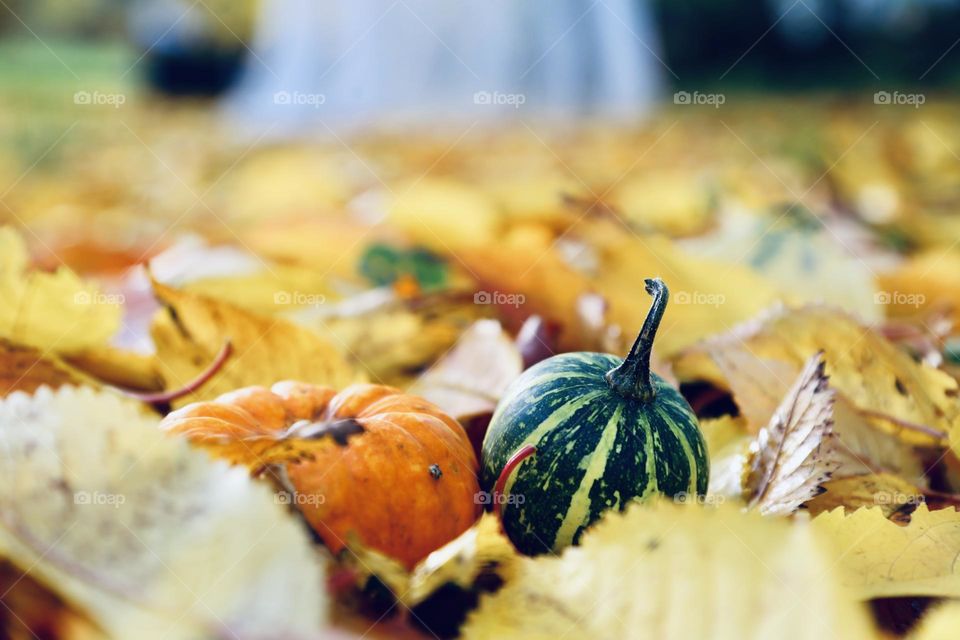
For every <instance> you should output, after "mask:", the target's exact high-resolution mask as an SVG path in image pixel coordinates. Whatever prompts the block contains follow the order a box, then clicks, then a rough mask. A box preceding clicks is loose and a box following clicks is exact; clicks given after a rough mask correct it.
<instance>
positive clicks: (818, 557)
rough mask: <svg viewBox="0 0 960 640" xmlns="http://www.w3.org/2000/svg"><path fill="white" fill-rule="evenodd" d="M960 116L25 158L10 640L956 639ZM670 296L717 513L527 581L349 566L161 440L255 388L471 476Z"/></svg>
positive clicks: (448, 551)
mask: <svg viewBox="0 0 960 640" xmlns="http://www.w3.org/2000/svg"><path fill="white" fill-rule="evenodd" d="M792 106H793V107H796V105H792ZM957 111H958V110H957V108H956V107H955V106H951V105H946V104H944V105H938V104H929V105H926V106H924V108H923V110H922V111H921V110H911V109H904V110H902V111H901V110H893V112H892V113H891V111H890V110H889V109H888V110H887V111H882V110H877V109H871V108H868V107H857V106H851V105H849V104H846V105H831V104H820V105H807V106H806V107H802V108H794V109H792V110H790V111H784V110H782V109H778V108H776V105H767V106H759V107H757V106H755V107H750V108H741V109H739V110H738V109H736V108H730V109H725V111H724V113H723V114H722V116H723V117H722V119H721V118H719V117H718V116H716V115H712V114H711V115H704V114H703V112H699V111H695V110H694V111H692V112H691V113H675V112H670V111H667V112H664V113H662V114H659V115H658V116H656V117H655V118H653V119H651V120H650V121H647V122H645V123H642V124H637V125H635V126H627V125H622V124H621V125H616V126H615V125H604V124H597V123H583V124H582V125H580V126H577V127H570V126H565V127H562V128H559V127H558V128H554V127H550V126H547V125H542V124H535V123H519V124H516V125H512V126H504V127H500V128H498V129H495V130H494V129H491V128H489V127H488V126H487V125H475V126H472V127H465V128H463V129H458V128H454V129H453V130H451V131H449V132H440V133H438V132H432V133H431V134H429V135H427V134H416V135H413V134H409V133H407V134H401V133H395V132H378V133H376V134H374V133H370V134H366V135H363V136H357V135H354V136H351V137H348V138H345V137H339V136H334V137H333V138H332V139H329V140H326V141H317V142H315V143H310V144H307V143H301V144H296V145H290V144H286V145H278V144H274V145H262V144H261V145H251V146H247V145H243V144H240V145H238V143H236V142H229V138H228V137H227V136H226V135H225V134H223V133H218V132H217V131H216V128H215V127H213V126H212V123H211V122H210V121H209V116H205V115H203V114H197V113H193V112H186V113H182V112H178V111H176V110H170V111H164V112H159V113H158V112H156V111H152V110H150V109H149V108H147V107H143V108H142V110H141V111H133V112H132V113H128V114H126V115H125V117H126V119H127V120H126V127H127V130H128V131H129V133H130V135H119V136H118V135H111V136H106V135H105V134H104V133H103V131H102V130H101V129H99V128H98V126H99V125H98V123H97V121H96V118H95V117H94V118H91V121H90V122H85V123H84V124H83V126H82V127H81V130H80V132H79V133H78V134H77V135H78V136H79V140H78V141H77V142H76V143H75V144H70V143H65V144H64V145H63V146H62V147H60V148H58V149H57V150H56V152H54V153H53V154H52V157H51V158H50V159H48V160H47V161H45V162H44V163H43V165H42V166H40V167H39V168H36V169H34V170H28V169H30V164H31V163H30V159H29V158H23V157H20V156H19V155H18V153H17V152H16V150H12V151H9V152H7V155H5V156H3V157H2V158H0V175H2V176H3V177H4V183H5V184H10V185H12V186H11V188H10V189H8V190H7V192H6V193H5V194H4V195H3V196H2V197H0V201H2V207H0V221H2V222H3V223H4V224H5V226H3V227H0V461H2V464H0V469H2V473H4V474H5V478H4V482H2V483H0V558H2V563H0V589H2V592H0V593H2V597H0V602H2V603H3V605H4V607H3V609H0V627H2V629H3V633H2V635H3V636H4V637H11V638H30V637H40V638H154V637H156V638H161V637H164V638H197V637H215V638H243V639H254V638H257V639H260V638H304V639H319V638H360V637H368V638H369V637H374V638H376V637H408V638H430V637H440V638H447V637H463V638H528V637H529V638H545V639H546V638H549V639H551V640H556V639H557V638H563V637H576V638H581V637H584V638H647V637H649V638H698V637H717V638H742V637H760V636H761V634H762V635H763V636H765V637H767V636H768V637H777V638H801V637H803V638H806V637H809V638H822V637H836V638H871V637H901V636H902V637H909V638H917V639H921V640H926V639H932V638H948V637H951V638H952V637H955V636H956V630H957V629H960V569H958V567H957V563H956V558H957V557H958V555H960V513H958V512H957V510H956V508H957V506H958V505H960V457H958V456H960V403H958V379H960V339H958V338H960V331H958V329H957V326H956V321H957V319H958V318H960V315H958V314H960V247H958V246H957V242H956V239H957V238H958V237H960V217H957V215H956V212H957V210H958V208H960V160H958V156H957V153H956V151H957V150H960V143H958V142H956V141H957V140H960V124H958V122H960V119H958V117H957V116H958V115H960V113H958V112H957ZM158 123H159V124H158ZM114 125H115V123H114ZM115 129H116V127H115V126H114V131H115ZM8 174H9V177H10V179H9V180H6V178H7V177H8ZM652 276H659V277H661V278H663V280H664V281H665V282H666V283H667V284H668V286H669V287H670V290H671V292H672V298H671V304H670V306H669V308H668V310H667V313H666V316H665V318H664V321H663V324H662V327H661V329H660V334H659V338H658V342H657V345H656V349H655V353H654V368H655V369H656V370H657V371H658V372H659V373H660V374H661V375H664V376H665V377H667V378H668V379H669V380H671V381H672V382H674V383H675V384H677V385H678V386H679V387H680V389H681V391H682V392H683V393H684V395H685V396H686V397H687V399H688V400H689V401H690V403H691V405H692V406H693V408H694V409H695V411H696V413H697V415H698V417H699V419H700V422H701V427H702V430H703V432H704V434H705V436H706V439H707V443H708V449H709V455H710V464H711V478H710V489H709V493H708V495H707V496H706V497H704V498H702V499H700V500H688V501H686V503H683V504H677V503H673V502H667V501H661V502H653V503H648V504H637V505H633V506H631V507H630V508H629V509H627V510H626V511H625V512H624V513H611V514H608V515H607V516H606V517H604V519H603V520H602V521H601V522H600V523H598V524H597V525H596V526H595V527H594V528H592V529H591V530H590V531H589V532H588V533H587V534H586V535H585V536H584V538H583V541H582V544H581V545H580V546H578V547H574V548H570V549H568V550H566V551H565V552H564V553H563V554H562V555H560V556H547V557H537V558H526V557H523V556H520V555H518V554H517V553H516V552H515V551H514V550H513V548H512V546H511V544H510V543H509V541H508V540H506V538H504V537H503V536H502V534H501V532H500V530H499V526H498V522H497V520H496V517H495V516H493V515H492V514H485V515H484V516H483V517H481V518H480V520H479V521H478V522H477V523H476V525H475V526H474V527H472V528H471V529H469V530H468V531H467V532H466V533H464V534H463V535H462V536H460V537H459V538H458V539H456V540H454V541H453V542H451V543H450V544H448V545H446V546H444V547H442V548H440V549H438V550H437V551H435V552H434V553H433V554H431V555H430V556H429V557H427V558H426V559H425V560H424V561H422V562H421V563H419V564H418V565H417V566H416V567H415V568H414V569H413V570H407V569H405V568H404V567H402V566H401V565H399V564H398V563H396V562H395V561H393V560H391V559H389V558H386V557H384V556H382V555H380V554H378V553H377V552H375V551H373V550H371V549H366V548H363V546H362V545H360V544H356V543H353V544H349V545H348V547H347V549H345V550H344V551H342V552H340V553H338V554H333V553H331V552H330V551H329V550H328V549H326V548H325V547H324V546H323V544H322V543H321V542H320V541H319V540H318V539H317V538H316V537H314V536H313V535H312V534H311V532H310V529H309V527H307V526H306V525H305V524H304V522H303V521H302V519H301V518H300V517H299V516H298V515H297V513H296V511H295V510H293V509H291V508H290V506H289V505H288V504H284V503H283V501H278V500H277V498H276V494H275V487H273V486H271V485H270V484H268V483H267V482H265V481H263V480H261V479H257V478H251V477H250V476H249V474H248V473H247V472H246V471H245V470H243V469H238V468H232V467H228V466H226V465H224V464H222V463H216V462H213V461H211V459H210V458H209V457H208V456H207V455H206V454H205V453H204V452H202V451H200V450H197V449H194V448H192V447H191V446H190V445H189V444H188V443H186V442H185V441H181V440H179V439H176V438H171V437H167V436H165V435H163V434H162V433H161V432H160V431H159V430H158V429H157V425H158V424H159V422H160V420H161V419H162V417H163V416H164V415H165V414H166V413H168V412H169V411H171V410H172V409H175V408H178V407H181V406H184V405H185V404H187V403H190V402H194V401H198V400H209V399H213V398H216V397H217V396H219V395H221V394H223V393H225V392H228V391H231V390H235V389H238V388H241V387H245V386H249V385H264V386H270V385H271V384H273V383H274V382H276V381H279V380H285V379H295V380H302V381H306V382H311V383H315V384H322V385H329V386H331V387H335V388H338V389H339V388H343V387H344V386H346V385H348V384H351V383H353V382H362V381H366V382H375V383H382V384H389V385H393V386H397V387H400V388H401V389H404V390H406V391H408V392H409V393H411V394H415V395H419V396H423V397H425V398H427V399H429V400H432V401H433V402H434V403H436V404H437V405H439V406H440V407H441V408H442V409H443V410H444V411H446V412H447V413H449V414H450V415H451V416H453V417H455V418H456V419H457V420H459V421H460V422H461V424H463V426H464V427H465V429H466V430H467V433H468V435H469V436H470V438H471V441H472V443H473V444H474V446H475V447H479V444H480V442H481V441H482V438H483V433H484V429H485V428H486V424H487V422H488V421H489V419H490V416H491V414H492V412H493V410H494V408H495V407H496V405H497V402H498V400H499V398H500V397H501V395H502V394H503V392H504V390H505V388H506V386H507V385H508V384H509V383H510V382H511V381H512V380H513V379H514V378H516V377H517V376H518V375H519V374H520V373H521V372H522V371H523V370H524V369H525V368H526V367H528V366H530V365H531V364H533V363H535V362H538V361H540V360H542V359H544V358H546V357H548V356H550V355H552V354H555V353H560V352H564V351H573V350H589V351H606V352H612V353H617V354H620V355H623V354H624V353H625V352H626V350H627V348H628V347H629V344H630V342H632V338H633V336H634V335H635V332H636V331H637V329H638V328H639V326H640V324H641V323H642V321H643V318H644V316H645V314H646V311H647V307H648V304H649V302H648V299H647V297H646V296H645V295H644V293H643V285H642V283H643V279H644V278H646V277H652ZM211 363H214V364H215V365H216V366H213V367H212V364H211ZM177 389H180V390H181V392H179V393H172V394H171V393H170V391H171V390H177ZM78 496H80V498H78Z"/></svg>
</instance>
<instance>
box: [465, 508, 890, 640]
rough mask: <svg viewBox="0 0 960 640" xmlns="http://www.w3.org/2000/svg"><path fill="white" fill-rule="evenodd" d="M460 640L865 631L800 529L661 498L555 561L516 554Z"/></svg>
mask: <svg viewBox="0 0 960 640" xmlns="http://www.w3.org/2000/svg"><path fill="white" fill-rule="evenodd" d="M462 637H463V638H465V639H466V640H481V639H487V638H490V639H497V640H500V639H509V638H530V639H538V640H557V638H562V637H571V638H611V639H613V638H638V637H639V638H646V637H650V638H663V639H671V638H677V639H680V638H682V639H686V638H716V639H721V638H731V639H733V638H736V639H738V640H739V639H740V638H748V637H755V638H759V637H767V638H783V639H788V640H792V639H795V638H810V639H811V640H812V639H814V638H824V637H829V638H868V637H871V628H870V623H869V622H868V620H867V615H866V612H865V610H864V609H863V608H862V607H861V606H860V605H858V604H857V603H855V602H854V601H853V600H852V598H851V597H850V596H849V594H848V593H847V592H846V591H845V590H844V589H843V588H842V587H841V586H840V585H839V583H838V582H837V579H836V576H835V574H834V571H833V569H832V567H831V559H830V557H829V555H828V554H827V553H826V552H825V551H824V548H823V545H822V543H821V542H820V541H819V540H817V539H815V538H814V536H813V533H812V531H811V530H810V527H809V526H808V525H807V524H806V523H802V522H790V521H788V520H785V519H779V518H764V517H762V516H760V515H759V514H755V513H743V512H741V511H740V509H739V508H737V507H736V506H734V505H725V506H721V507H719V508H716V509H713V508H703V507H698V506H694V505H686V506H680V505H675V504H669V503H665V502H659V503H656V504H646V505H645V504H638V505H633V506H631V507H630V508H629V509H627V511H626V512H625V513H623V514H620V513H611V514H610V515H608V516H607V517H605V518H604V519H603V520H602V521H601V522H600V523H599V524H598V525H597V526H596V527H594V528H593V529H591V530H590V531H588V532H587V533H586V534H585V535H584V538H583V541H582V544H581V546H579V547H571V548H569V549H567V550H566V551H565V552H564V553H563V555H562V556H560V557H541V558H537V559H524V560H523V561H522V562H521V564H520V565H519V566H518V567H517V575H516V577H515V578H514V579H512V580H510V581H508V583H507V584H506V586H505V587H504V588H503V589H501V590H500V591H499V592H497V593H496V594H494V595H492V596H487V597H485V598H483V599H482V600H481V603H480V607H479V609H478V610H477V611H475V612H474V613H473V614H472V615H471V616H470V618H469V619H468V621H467V624H466V626H465V628H464V629H463V634H462Z"/></svg>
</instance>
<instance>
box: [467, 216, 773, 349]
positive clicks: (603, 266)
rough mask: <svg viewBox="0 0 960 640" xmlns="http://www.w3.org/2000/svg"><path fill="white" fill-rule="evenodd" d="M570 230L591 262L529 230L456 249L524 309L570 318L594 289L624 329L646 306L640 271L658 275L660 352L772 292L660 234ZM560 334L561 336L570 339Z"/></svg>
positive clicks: (745, 311) (613, 227)
mask: <svg viewBox="0 0 960 640" xmlns="http://www.w3.org/2000/svg"><path fill="white" fill-rule="evenodd" d="M575 231H576V234H577V235H578V236H579V238H580V239H581V240H583V241H584V243H585V245H586V247H588V248H591V249H592V250H593V251H594V252H595V253H596V254H597V256H598V258H597V261H598V264H597V265H596V266H595V267H594V268H589V267H586V268H584V267H581V266H579V265H577V266H574V265H573V264H571V261H570V260H569V259H568V256H566V255H565V254H564V250H563V244H562V243H555V242H554V241H553V239H552V238H549V237H547V238H544V237H542V236H540V235H533V234H527V233H512V234H508V235H507V237H506V238H504V239H503V240H502V241H500V242H497V243H496V245H491V246H489V247H483V248H471V249H464V250H461V251H458V252H457V255H458V257H459V258H460V260H461V261H462V263H463V264H464V265H465V266H466V268H467V269H468V270H469V271H470V273H471V274H472V275H474V276H475V277H476V278H477V279H478V280H480V281H481V282H482V283H484V286H485V288H486V289H487V290H488V291H489V290H494V291H500V292H511V293H519V294H522V295H523V301H524V302H523V306H524V310H525V311H527V312H528V313H539V314H541V315H543V316H545V317H547V318H550V319H556V320H559V321H560V322H561V324H563V325H564V326H565V327H573V326H576V319H575V318H576V314H577V301H578V299H580V297H581V296H582V295H584V294H589V293H591V292H596V293H599V294H601V295H602V296H603V298H604V299H605V300H606V301H607V302H608V303H609V304H610V313H609V319H610V321H611V322H612V323H614V324H617V325H619V326H620V327H621V328H622V329H623V331H624V332H625V333H627V334H630V335H633V334H634V332H636V331H638V330H639V328H640V326H641V325H642V324H643V320H644V318H645V317H646V314H647V307H648V305H647V302H646V300H644V297H643V295H642V292H643V279H644V278H646V277H651V276H654V275H656V276H660V277H661V278H663V280H664V281H665V282H666V283H667V285H668V286H669V287H670V293H671V298H670V304H669V306H668V307H667V312H666V315H665V317H664V320H663V325H662V327H661V329H660V332H659V334H658V337H657V345H656V348H657V351H658V353H659V354H660V355H661V356H664V355H667V354H672V353H674V352H676V351H678V350H679V349H681V348H682V347H686V346H689V345H691V344H693V343H694V342H696V341H698V340H700V339H703V338H706V337H708V336H710V335H713V334H716V333H719V332H723V331H726V330H728V329H729V328H730V327H731V326H733V325H734V324H736V323H737V322H742V321H744V320H746V319H748V318H750V317H752V316H754V315H755V314H757V313H759V312H760V311H761V310H762V309H763V308H764V307H766V306H768V305H770V304H771V303H772V302H773V300H774V299H775V292H774V291H773V289H772V288H771V287H770V286H769V285H768V284H767V283H766V282H764V280H763V278H761V277H760V276H758V275H756V274H754V273H752V272H750V271H749V270H748V269H746V268H744V267H738V266H736V265H724V264H721V263H717V262H714V261H710V260H703V259H698V258H695V257H693V256H690V255H687V254H685V253H683V252H682V251H680V250H679V249H677V247H676V245H674V244H673V243H672V242H671V241H669V240H668V239H666V238H663V237H660V236H644V237H640V236H638V235H636V234H635V233H633V232H631V231H628V230H625V229H624V228H623V225H622V224H619V223H616V224H614V223H611V222H608V221H592V220H585V221H583V222H581V223H579V224H578V225H577V226H576V227H575ZM580 253H583V251H581V252H580ZM568 330H569V329H568ZM562 337H563V340H564V341H565V343H566V344H570V343H575V342H576V339H575V337H571V336H566V335H564V336H562Z"/></svg>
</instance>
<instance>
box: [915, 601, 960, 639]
mask: <svg viewBox="0 0 960 640" xmlns="http://www.w3.org/2000/svg"><path fill="white" fill-rule="evenodd" d="M957 629H960V602H956V601H950V602H945V603H943V604H941V605H937V606H935V607H933V608H932V609H931V610H929V611H927V613H925V614H924V616H923V618H921V620H920V624H919V625H917V627H916V628H915V629H914V631H913V633H911V634H910V635H909V636H907V638H909V640H956V637H957Z"/></svg>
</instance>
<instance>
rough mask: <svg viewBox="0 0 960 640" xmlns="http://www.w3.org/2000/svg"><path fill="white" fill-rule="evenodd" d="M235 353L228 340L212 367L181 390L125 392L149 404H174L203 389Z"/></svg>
mask: <svg viewBox="0 0 960 640" xmlns="http://www.w3.org/2000/svg"><path fill="white" fill-rule="evenodd" d="M232 353H233V345H232V344H230V341H229V340H227V341H226V342H224V343H223V347H221V348H220V353H218V354H217V357H216V358H214V360H213V362H211V363H210V366H209V367H207V369H206V370H205V371H203V372H202V373H201V374H200V375H198V376H197V377H196V378H194V379H193V380H191V381H190V382H188V383H187V384H185V385H184V386H182V387H180V388H179V389H172V390H169V391H159V392H156V393H153V392H150V393H140V392H138V391H128V390H123V393H124V394H125V395H128V396H130V397H131V398H136V399H137V400H140V401H142V402H146V403H147V404H166V403H168V402H173V401H174V400H176V399H177V398H182V397H183V396H185V395H188V394H190V393H193V392H194V391H196V390H197V389H199V388H200V387H202V386H203V385H204V384H206V382H207V381H208V380H210V378H212V377H213V376H215V375H216V374H217V372H218V371H220V369H222V368H223V365H224V363H225V362H226V361H227V359H228V358H229V357H230V355H231V354H232Z"/></svg>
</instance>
